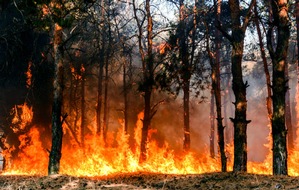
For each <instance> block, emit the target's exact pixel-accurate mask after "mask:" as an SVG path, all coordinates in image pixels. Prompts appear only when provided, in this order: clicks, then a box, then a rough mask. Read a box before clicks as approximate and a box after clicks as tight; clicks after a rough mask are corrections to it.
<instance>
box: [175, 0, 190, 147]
mask: <svg viewBox="0 0 299 190" xmlns="http://www.w3.org/2000/svg"><path fill="white" fill-rule="evenodd" d="M185 18H186V13H185V4H184V0H180V23H179V27H178V35H179V39H178V40H179V59H180V60H181V61H182V71H181V73H180V75H181V78H182V81H183V87H182V88H183V93H184V95H183V106H184V108H183V109H184V116H183V118H184V142H183V149H184V151H188V150H189V149H190V143H191V140H190V121H189V115H190V114H189V98H190V92H189V91H190V77H191V73H190V72H191V70H190V63H189V53H188V44H187V38H188V36H187V34H186V23H185V22H186V21H185Z"/></svg>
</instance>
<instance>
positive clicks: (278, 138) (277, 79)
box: [267, 0, 290, 175]
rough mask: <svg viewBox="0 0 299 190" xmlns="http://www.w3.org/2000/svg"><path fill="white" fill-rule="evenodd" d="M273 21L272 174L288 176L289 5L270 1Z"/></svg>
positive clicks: (270, 46)
mask: <svg viewBox="0 0 299 190" xmlns="http://www.w3.org/2000/svg"><path fill="white" fill-rule="evenodd" d="M271 10H272V13H273V21H271V20H270V23H271V25H270V28H269V30H268V33H267V46H268V49H269V53H270V57H271V59H272V64H273V79H272V84H273V86H272V90H273V96H272V97H273V98H272V100H273V117H272V139H273V174H274V175H287V174H288V168H287V156H288V154H287V130H286V126H285V107H286V105H285V96H286V91H287V86H286V85H287V81H286V78H285V64H286V61H287V53H288V46H289V37H290V28H289V17H288V1H286V0H271ZM274 27H276V32H277V35H276V37H277V39H276V42H277V43H276V49H274V46H273V44H272V40H273V29H274Z"/></svg>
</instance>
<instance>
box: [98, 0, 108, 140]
mask: <svg viewBox="0 0 299 190" xmlns="http://www.w3.org/2000/svg"><path fill="white" fill-rule="evenodd" d="M100 4H101V6H100V7H101V18H100V22H101V23H102V24H101V25H100V28H99V30H100V35H99V39H100V44H99V51H100V55H99V72H98V97H97V108H96V112H97V134H98V135H99V136H101V137H103V134H104V130H103V126H102V121H101V112H102V103H103V73H104V65H105V43H106V39H105V35H104V34H103V33H104V32H103V31H104V22H105V1H104V0H102V1H101V3H100Z"/></svg>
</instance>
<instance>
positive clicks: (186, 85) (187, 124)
mask: <svg viewBox="0 0 299 190" xmlns="http://www.w3.org/2000/svg"><path fill="white" fill-rule="evenodd" d="M186 74H187V73H186ZM187 78H188V77H186V78H185V80H184V84H183V92H184V97H183V99H184V146H183V149H184V150H185V151H189V150H190V143H191V141H190V121H189V117H190V113H189V102H190V101H189V98H190V92H189V90H190V81H189V80H187Z"/></svg>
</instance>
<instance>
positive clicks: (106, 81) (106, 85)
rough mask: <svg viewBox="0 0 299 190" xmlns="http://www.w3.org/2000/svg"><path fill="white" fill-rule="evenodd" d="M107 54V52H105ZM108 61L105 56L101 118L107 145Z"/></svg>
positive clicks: (107, 57)
mask: <svg viewBox="0 0 299 190" xmlns="http://www.w3.org/2000/svg"><path fill="white" fill-rule="evenodd" d="M107 52H108V51H107ZM108 61H109V56H108V54H107V56H106V63H105V86H104V117H103V130H104V131H103V138H104V142H105V143H107V131H108V80H109V76H108V73H109V72H108Z"/></svg>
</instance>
